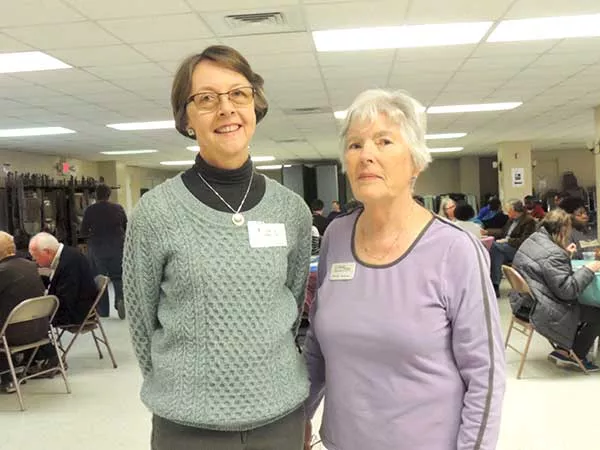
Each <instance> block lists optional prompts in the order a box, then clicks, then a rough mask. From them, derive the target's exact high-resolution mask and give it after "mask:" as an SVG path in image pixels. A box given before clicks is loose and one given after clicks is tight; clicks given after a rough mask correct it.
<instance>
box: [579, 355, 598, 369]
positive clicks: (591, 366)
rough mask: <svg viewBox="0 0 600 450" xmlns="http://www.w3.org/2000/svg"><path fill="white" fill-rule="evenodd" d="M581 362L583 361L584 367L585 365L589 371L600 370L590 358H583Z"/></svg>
mask: <svg viewBox="0 0 600 450" xmlns="http://www.w3.org/2000/svg"><path fill="white" fill-rule="evenodd" d="M581 362H582V363H583V367H585V370H587V371H588V372H600V367H598V366H597V365H596V364H594V363H593V362H591V361H590V360H589V359H587V358H583V359H582V360H581Z"/></svg>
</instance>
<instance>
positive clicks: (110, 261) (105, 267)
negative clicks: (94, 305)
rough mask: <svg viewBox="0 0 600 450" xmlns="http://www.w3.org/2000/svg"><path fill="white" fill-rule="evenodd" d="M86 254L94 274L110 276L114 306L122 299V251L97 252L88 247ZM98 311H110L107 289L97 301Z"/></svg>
mask: <svg viewBox="0 0 600 450" xmlns="http://www.w3.org/2000/svg"><path fill="white" fill-rule="evenodd" d="M88 256H89V258H90V262H91V263H92V269H93V270H94V272H95V274H96V275H106V276H107V277H108V278H110V281H111V282H112V284H113V288H114V289H115V308H116V307H117V305H118V304H119V303H120V302H122V301H123V280H122V274H123V253H122V252H121V251H115V252H114V253H112V254H106V252H102V254H98V252H95V251H94V249H93V248H92V247H88ZM98 313H99V314H100V315H101V316H108V315H109V313H110V301H109V299H108V289H106V291H104V295H102V298H101V299H100V302H99V303H98Z"/></svg>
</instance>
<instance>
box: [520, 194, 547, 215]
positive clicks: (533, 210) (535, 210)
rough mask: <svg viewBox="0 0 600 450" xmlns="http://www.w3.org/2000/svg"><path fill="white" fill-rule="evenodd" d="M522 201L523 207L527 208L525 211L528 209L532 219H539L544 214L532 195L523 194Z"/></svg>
mask: <svg viewBox="0 0 600 450" xmlns="http://www.w3.org/2000/svg"><path fill="white" fill-rule="evenodd" d="M524 203H525V208H527V211H529V214H531V217H533V218H534V219H536V220H541V219H543V218H544V216H545V215H546V211H544V208H542V205H540V204H539V202H538V201H537V200H536V199H535V197H534V196H533V195H527V196H525V199H524Z"/></svg>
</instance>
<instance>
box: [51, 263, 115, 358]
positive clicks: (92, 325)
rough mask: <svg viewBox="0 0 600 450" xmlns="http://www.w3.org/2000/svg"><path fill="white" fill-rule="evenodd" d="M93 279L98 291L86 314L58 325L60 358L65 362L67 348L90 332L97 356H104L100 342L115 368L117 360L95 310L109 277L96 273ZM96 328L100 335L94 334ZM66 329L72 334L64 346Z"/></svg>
mask: <svg viewBox="0 0 600 450" xmlns="http://www.w3.org/2000/svg"><path fill="white" fill-rule="evenodd" d="M94 281H96V286H97V288H98V293H97V294H96V298H95V300H94V303H93V304H92V307H91V308H90V310H89V311H88V313H87V316H86V317H85V319H84V321H83V322H81V323H78V324H72V325H58V326H57V328H58V329H60V334H59V335H58V345H59V347H60V349H61V351H62V359H63V361H64V362H65V363H66V361H67V354H68V353H69V350H71V348H72V347H73V344H74V343H75V341H76V340H77V338H78V337H79V336H80V335H82V334H85V333H90V334H91V335H92V337H93V338H94V344H96V350H98V357H99V358H100V359H103V358H104V355H102V351H101V350H100V345H99V344H98V343H102V344H104V346H105V347H106V349H107V350H108V354H109V355H110V359H111V360H112V364H113V367H114V368H115V369H116V368H117V362H116V361H115V357H114V355H113V352H112V349H111V348H110V344H109V343H108V338H107V337H106V333H105V332H104V328H103V327H102V322H100V316H99V315H98V312H97V311H96V308H97V306H98V303H99V302H100V299H101V298H102V294H104V291H105V290H106V288H107V286H108V283H109V281H110V279H109V278H108V277H107V276H104V275H98V276H96V278H94ZM96 330H100V333H101V334H102V337H99V336H97V335H96ZM67 331H68V332H69V333H73V336H72V337H71V340H70V341H69V343H68V345H67V346H66V347H65V346H63V344H62V338H63V335H64V334H65V333H66V332H67Z"/></svg>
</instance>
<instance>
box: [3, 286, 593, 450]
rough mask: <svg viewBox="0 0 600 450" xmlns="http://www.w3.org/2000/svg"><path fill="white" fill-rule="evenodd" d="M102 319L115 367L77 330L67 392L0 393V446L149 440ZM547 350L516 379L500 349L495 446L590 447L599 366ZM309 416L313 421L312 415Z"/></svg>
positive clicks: (503, 449) (117, 326)
mask: <svg viewBox="0 0 600 450" xmlns="http://www.w3.org/2000/svg"><path fill="white" fill-rule="evenodd" d="M503 288H505V286H504V285H503ZM500 308H501V312H502V318H503V328H504V330H506V327H507V326H508V320H509V313H510V311H509V308H508V303H507V300H506V299H505V298H503V299H501V300H500ZM104 324H105V327H106V331H107V333H108V335H109V339H110V341H111V343H112V346H113V350H114V351H115V354H116V358H117V362H118V364H119V368H118V369H116V370H115V369H113V368H112V365H111V364H110V361H109V360H107V359H104V360H98V357H97V354H96V350H95V348H94V346H93V343H92V341H91V338H90V337H89V336H84V337H83V339H82V340H81V341H80V342H78V343H77V344H76V347H75V348H74V350H72V355H71V356H70V358H69V380H70V382H71V387H72V390H73V393H72V394H71V395H67V394H65V393H64V384H63V383H62V381H61V379H60V377H57V378H55V379H53V380H34V381H30V382H29V383H28V384H27V385H25V386H24V388H23V390H24V395H25V402H26V407H27V408H28V409H27V411H26V412H24V413H21V412H19V411H18V404H17V399H16V397H15V396H14V395H6V394H0V449H2V450H4V449H15V450H16V449H25V450H27V449H35V448H40V449H42V448H43V449H47V450H53V449H57V450H58V449H60V450H99V449H127V450H137V449H148V448H149V433H150V421H149V419H150V415H149V414H148V412H147V411H146V410H145V408H144V406H143V405H142V404H141V403H140V401H139V397H138V391H139V387H140V381H141V379H140V375H139V371H138V368H137V364H136V362H135V360H134V357H133V353H132V349H131V344H130V342H129V334H128V331H127V324H126V323H125V322H121V321H120V320H118V319H116V318H114V317H111V318H110V319H106V320H105V321H104ZM517 342H518V341H517ZM548 352H549V347H548V344H547V343H546V342H545V341H544V340H543V339H542V338H540V337H539V336H536V338H535V339H534V341H533V345H532V349H531V351H530V357H529V359H528V362H527V364H526V366H525V373H524V379H522V380H519V381H517V380H516V379H515V375H516V371H517V367H518V355H516V354H515V353H513V352H512V351H509V352H508V353H507V361H508V381H507V393H506V397H505V406H504V414H503V424H502V431H501V437H500V443H499V445H498V449H499V450H567V449H569V450H570V449H574V448H580V447H581V448H584V447H585V448H596V444H594V442H595V430H596V427H597V424H598V413H597V412H598V405H600V373H596V374H592V375H590V376H584V375H582V374H581V373H578V372H575V371H567V370H563V369H560V368H557V367H556V366H554V364H552V363H551V362H549V361H547V359H546V356H547V354H548ZM315 422H316V423H315V428H316V429H318V422H319V418H318V417H317V418H316V419H315ZM315 448H316V449H319V448H320V447H319V446H316V447H315ZM282 450H284V449H282Z"/></svg>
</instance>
